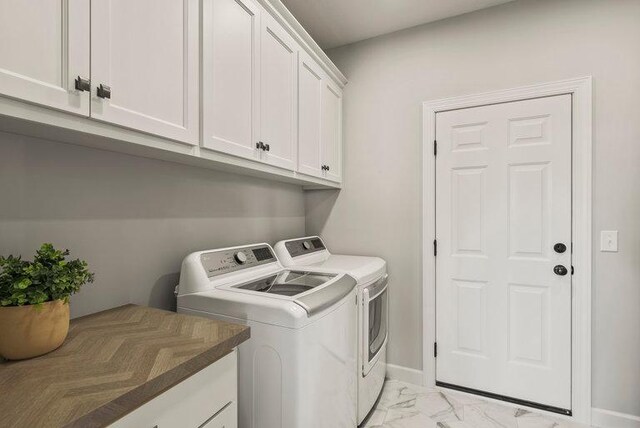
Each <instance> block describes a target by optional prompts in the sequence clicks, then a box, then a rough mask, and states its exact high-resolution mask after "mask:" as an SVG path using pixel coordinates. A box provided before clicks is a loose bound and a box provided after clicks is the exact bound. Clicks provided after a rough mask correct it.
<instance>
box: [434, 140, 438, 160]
mask: <svg viewBox="0 0 640 428" xmlns="http://www.w3.org/2000/svg"><path fill="white" fill-rule="evenodd" d="M433 155H434V156H438V142H437V141H436V140H433Z"/></svg>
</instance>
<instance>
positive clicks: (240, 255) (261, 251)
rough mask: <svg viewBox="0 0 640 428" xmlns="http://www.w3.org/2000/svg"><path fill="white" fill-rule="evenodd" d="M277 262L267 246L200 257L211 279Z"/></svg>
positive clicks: (210, 253)
mask: <svg viewBox="0 0 640 428" xmlns="http://www.w3.org/2000/svg"><path fill="white" fill-rule="evenodd" d="M275 261H277V259H276V256H275V255H274V254H273V252H272V251H271V248H269V246H267V245H252V246H248V247H242V248H235V249H233V250H219V251H212V252H209V253H204V254H202V255H201V256H200V262H201V263H202V267H203V268H204V270H205V272H206V273H207V276H208V277H209V278H211V277H212V276H217V275H222V274H225V273H229V272H234V271H237V270H240V269H248V268H251V267H255V266H260V265H264V264H267V263H272V262H275Z"/></svg>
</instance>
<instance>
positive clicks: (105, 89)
mask: <svg viewBox="0 0 640 428" xmlns="http://www.w3.org/2000/svg"><path fill="white" fill-rule="evenodd" d="M96 95H98V96H99V97H100V98H107V99H111V87H110V86H107V85H103V84H102V83H101V84H100V86H98V89H97V90H96Z"/></svg>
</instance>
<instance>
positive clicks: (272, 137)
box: [259, 13, 298, 170]
mask: <svg viewBox="0 0 640 428" xmlns="http://www.w3.org/2000/svg"><path fill="white" fill-rule="evenodd" d="M260 47H261V49H260V69H261V73H260V137H259V138H260V141H262V142H263V143H264V144H268V145H269V150H268V151H263V153H262V155H263V156H262V159H263V160H264V161H265V162H267V163H270V164H272V165H275V166H279V167H281V168H286V169H290V170H293V169H294V168H295V160H296V155H297V153H296V152H297V141H296V140H297V107H296V103H297V78H296V75H297V73H296V68H297V63H298V59H297V58H298V57H297V50H298V48H297V45H296V42H295V41H294V40H293V38H292V37H291V36H290V35H289V33H287V32H286V30H285V29H284V28H282V26H280V24H278V23H277V22H276V21H275V20H274V19H273V18H272V17H271V16H270V15H268V14H266V13H265V14H264V15H263V16H262V34H261V40H260Z"/></svg>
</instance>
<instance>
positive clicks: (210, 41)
mask: <svg viewBox="0 0 640 428" xmlns="http://www.w3.org/2000/svg"><path fill="white" fill-rule="evenodd" d="M202 13H203V16H202V134H203V135H202V146H203V147H206V148H208V149H213V150H218V151H221V152H225V153H229V154H233V155H236V156H242V157H246V158H259V156H260V152H259V151H258V149H257V148H256V143H257V131H258V124H259V121H258V115H259V113H260V111H259V108H258V99H259V98H258V97H259V92H258V84H259V77H260V74H259V69H258V61H259V59H260V57H259V55H258V51H259V48H260V7H259V6H258V5H257V4H255V3H254V2H253V1H252V0H204V1H203V5H202Z"/></svg>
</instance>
